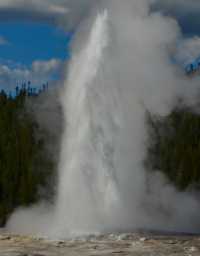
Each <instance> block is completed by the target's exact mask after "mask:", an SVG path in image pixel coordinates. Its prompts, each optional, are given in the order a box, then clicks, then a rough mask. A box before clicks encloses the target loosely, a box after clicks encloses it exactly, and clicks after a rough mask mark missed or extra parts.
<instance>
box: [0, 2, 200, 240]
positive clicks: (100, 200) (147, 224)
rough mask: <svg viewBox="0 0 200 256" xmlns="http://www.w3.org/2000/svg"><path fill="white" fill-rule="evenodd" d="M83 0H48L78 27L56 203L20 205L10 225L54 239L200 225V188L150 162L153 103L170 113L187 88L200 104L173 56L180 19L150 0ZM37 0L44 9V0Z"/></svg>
mask: <svg viewBox="0 0 200 256" xmlns="http://www.w3.org/2000/svg"><path fill="white" fill-rule="evenodd" d="M14 2H16V1H9V3H10V5H11V7H12V11H13V10H15V11H16V9H17V8H18V9H19V11H23V12H24V9H23V8H24V7H23V8H22V6H24V5H23V1H20V0H19V1H18V4H17V5H16V6H17V7H16V6H15V4H14ZM80 2H81V4H80V3H79V1H61V4H60V5H57V3H56V1H53V0H52V1H50V0H49V1H44V4H43V8H44V10H45V11H44V15H47V14H48V17H51V16H52V17H54V18H55V20H56V22H57V24H58V25H59V24H60V19H61V17H63V19H62V22H61V23H62V25H63V24H66V28H67V29H68V27H69V26H68V25H69V23H71V24H70V27H73V26H72V25H73V24H75V27H74V30H75V32H76V33H75V35H74V40H73V43H72V58H71V60H70V63H69V64H68V65H67V67H66V69H65V79H64V81H61V82H60V83H63V84H64V87H63V88H62V89H61V93H60V95H61V96H60V101H61V104H62V109H63V113H64V132H63V135H62V142H61V154H60V158H59V168H58V175H59V179H58V184H57V196H56V199H55V203H54V205H53V206H51V207H49V206H47V205H45V204H44V203H42V204H41V205H40V206H34V207H33V208H32V209H28V210H26V209H25V210H23V209H21V210H19V211H16V212H15V213H14V214H13V216H11V219H10V221H9V223H8V226H7V228H8V229H9V230H11V231H13V232H18V233H19V232H24V233H34V234H40V235H41V234H42V235H49V236H54V237H56V236H61V237H68V236H71V235H80V234H88V233H95V232H101V233H104V232H114V231H133V230H135V229H138V228H142V229H157V230H164V231H184V232H198V231H199V230H200V221H199V210H200V203H199V201H197V199H196V198H195V195H194V194H190V193H189V192H184V193H181V192H177V191H176V189H175V188H174V187H172V186H170V185H169V184H168V181H167V180H166V178H165V177H163V176H162V175H161V174H159V173H157V174H152V173H151V174H148V173H147V172H146V170H145V169H144V166H143V160H144V158H145V154H146V143H147V140H148V138H147V130H146V126H145V111H146V109H148V110H149V111H151V112H153V113H157V114H160V115H163V116H164V115H166V114H168V113H169V112H170V110H171V108H172V106H173V102H174V100H175V98H176V97H177V96H181V97H183V98H184V99H185V100H186V101H188V102H192V101H193V100H194V99H195V94H196V92H197V89H198V80H197V79H189V78H186V77H185V74H184V72H183V70H182V69H181V68H179V67H178V66H177V65H176V64H175V63H174V61H172V59H173V56H174V55H175V54H176V53H177V52H178V55H177V56H180V54H181V49H180V48H179V49H177V47H179V42H180V40H182V35H181V30H180V28H179V25H178V23H177V22H176V20H174V19H172V18H170V17H166V16H163V15H162V14H161V13H159V12H151V11H150V7H151V5H150V4H151V2H152V1H148V0H123V1H121V0H107V1H92V5H90V2H91V1H80ZM154 2H155V1H154ZM2 3H3V1H2ZM2 5H3V4H2ZM32 5H34V8H33V9H34V10H35V11H33V15H32V16H34V17H37V15H38V12H37V8H38V7H37V1H35V2H34V4H33V3H32ZM38 5H40V3H39V2H38ZM0 6H1V5H0ZM5 6H6V7H5ZM5 6H4V8H7V10H9V8H11V7H9V4H8V1H6V4H5ZM83 7H84V8H83ZM61 8H64V9H61ZM25 9H26V8H25ZM64 11H65V12H64ZM52 12H53V14H52ZM58 12H59V13H60V15H58V16H59V17H60V18H58V17H57V14H58ZM61 13H62V15H61ZM39 15H40V16H41V17H42V15H41V12H40V13H39ZM69 20H70V22H69V23H68V21H69ZM77 24H78V25H77ZM195 45H197V44H195ZM181 47H182V46H181ZM186 47H187V46H186ZM190 48H191V47H190ZM50 114H51V115H52V112H51V113H50ZM47 120H48V119H47ZM54 131H55V130H54Z"/></svg>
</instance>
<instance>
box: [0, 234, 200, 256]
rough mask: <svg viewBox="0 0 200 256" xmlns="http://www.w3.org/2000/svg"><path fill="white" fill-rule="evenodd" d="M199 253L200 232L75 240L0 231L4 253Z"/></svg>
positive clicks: (143, 255)
mask: <svg viewBox="0 0 200 256" xmlns="http://www.w3.org/2000/svg"><path fill="white" fill-rule="evenodd" d="M81 255H83V256H86V255H87V256H100V255H105V256H111V255H123V256H125V255H132V256H147V255H148V256H154V255H155V256H165V255H170V256H197V255H198V256H199V255H200V236H175V235H174V236H164V235H163V236H159V235H139V234H121V235H105V236H103V235H102V236H91V237H87V238H82V239H75V240H66V241H65V240H57V241H53V240H48V239H42V238H34V237H28V236H18V235H8V234H1V235H0V256H81Z"/></svg>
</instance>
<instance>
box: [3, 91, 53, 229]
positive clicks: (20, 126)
mask: <svg viewBox="0 0 200 256" xmlns="http://www.w3.org/2000/svg"><path fill="white" fill-rule="evenodd" d="M27 94H28V92H26V90H20V91H19V89H18V88H16V95H17V96H16V97H15V98H11V97H8V96H7V95H6V94H5V93H4V92H3V91H2V92H1V93H0V225H4V224H5V222H6V220H7V217H8V216H9V214H11V213H12V211H13V210H14V209H15V208H16V207H18V206H28V205H30V204H32V203H34V202H36V201H38V200H39V199H40V194H39V193H38V191H39V188H40V187H46V188H47V187H48V178H49V177H50V176H51V175H52V173H53V167H54V165H53V163H52V162H51V161H50V160H49V159H48V156H47V154H46V153H45V138H44V137H43V136H36V135H37V134H38V133H39V126H38V124H37V122H36V121H35V120H34V118H33V116H31V114H30V113H28V112H27V111H26V107H25V102H26V100H27V98H28V97H33V96H28V95H27ZM34 97H35V96H34Z"/></svg>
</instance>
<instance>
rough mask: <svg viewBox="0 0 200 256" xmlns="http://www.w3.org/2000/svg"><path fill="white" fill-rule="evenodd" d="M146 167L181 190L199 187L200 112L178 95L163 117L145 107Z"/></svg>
mask: <svg viewBox="0 0 200 256" xmlns="http://www.w3.org/2000/svg"><path fill="white" fill-rule="evenodd" d="M146 121H147V127H148V134H149V141H148V147H147V158H146V160H145V165H146V168H147V169H148V170H150V171H160V172H163V173H164V174H165V175H166V176H167V177H168V179H169V181H170V182H171V183H172V184H174V185H175V186H176V187H177V188H178V189H179V190H180V191H183V190H186V189H189V188H193V189H194V188H195V189H200V114H199V111H197V110H195V109H194V108H191V107H188V106H187V105H185V104H184V102H183V101H182V100H181V99H179V100H178V101H177V104H176V106H174V108H173V109H172V111H171V112H170V113H169V114H168V115H167V116H165V117H161V116H159V115H153V114H151V113H150V112H148V111H147V113H146Z"/></svg>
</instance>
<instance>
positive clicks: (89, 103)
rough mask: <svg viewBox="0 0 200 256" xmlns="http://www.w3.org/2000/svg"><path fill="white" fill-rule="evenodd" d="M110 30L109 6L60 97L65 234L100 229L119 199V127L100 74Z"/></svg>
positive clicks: (60, 198) (78, 56)
mask: <svg viewBox="0 0 200 256" xmlns="http://www.w3.org/2000/svg"><path fill="white" fill-rule="evenodd" d="M107 30H108V13H107V11H106V10H105V11H103V12H102V14H98V15H97V18H96V20H95V22H94V25H93V27H92V31H91V33H90V36H89V39H88V42H87V44H86V47H84V48H83V49H81V50H80V52H78V54H75V56H74V57H73V59H72V62H71V66H70V71H69V77H68V78H67V83H66V88H65V91H64V93H63V95H62V102H63V107H64V109H65V122H66V124H65V127H66V131H65V134H64V136H63V142H62V145H63V146H62V148H63V151H62V156H61V163H60V170H61V173H60V183H59V191H58V192H59V196H58V202H57V206H58V219H59V220H60V222H61V223H60V224H58V229H59V230H60V228H61V230H62V228H64V232H66V229H67V230H69V231H73V232H85V231H87V232H94V231H96V230H99V229H100V228H101V226H103V225H104V222H105V221H106V219H105V217H108V218H109V217H111V215H110V213H111V212H112V211H113V207H115V205H118V201H119V195H118V191H117V182H116V180H115V176H114V169H115V166H114V159H113V157H114V153H115V140H116V136H117V130H118V123H117V120H115V111H116V108H115V101H114V100H113V96H114V95H109V94H110V93H112V92H110V89H109V88H106V84H105V83H104V79H103V80H101V78H100V76H101V75H102V78H103V73H104V72H103V69H104V67H103V61H102V60H103V58H104V50H105V48H106V47H107V45H108V40H109V39H108V31H107ZM111 89H112V88H111ZM108 97H110V98H109V101H108ZM116 210H117V209H116ZM110 220H111V219H110Z"/></svg>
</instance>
